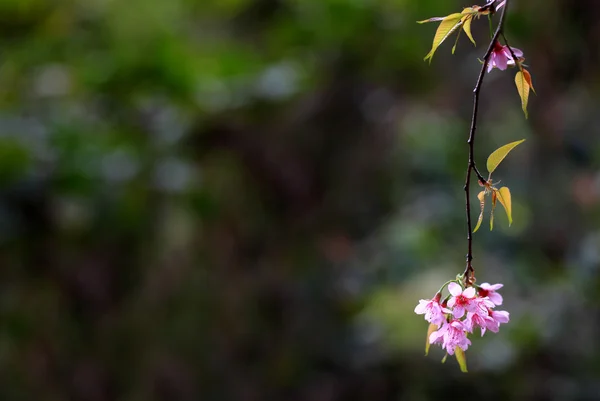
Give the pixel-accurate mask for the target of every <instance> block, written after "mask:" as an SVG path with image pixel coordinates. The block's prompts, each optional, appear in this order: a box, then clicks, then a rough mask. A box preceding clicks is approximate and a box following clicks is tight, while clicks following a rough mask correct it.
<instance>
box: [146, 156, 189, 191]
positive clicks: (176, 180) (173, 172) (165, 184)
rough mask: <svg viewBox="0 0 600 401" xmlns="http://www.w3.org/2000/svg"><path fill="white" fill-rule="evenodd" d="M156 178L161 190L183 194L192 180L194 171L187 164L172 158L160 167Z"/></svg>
mask: <svg viewBox="0 0 600 401" xmlns="http://www.w3.org/2000/svg"><path fill="white" fill-rule="evenodd" d="M154 178H155V184H156V186H157V187H158V188H159V189H161V190H163V191H167V192H182V191H184V190H185V189H186V188H187V186H188V185H189V183H190V181H191V179H192V171H191V168H190V166H189V165H188V164H187V163H184V162H183V161H181V160H178V159H174V158H171V159H167V160H164V161H162V162H161V163H160V164H159V165H158V167H157V169H156V172H155V176H154Z"/></svg>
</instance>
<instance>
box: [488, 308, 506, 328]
mask: <svg viewBox="0 0 600 401" xmlns="http://www.w3.org/2000/svg"><path fill="white" fill-rule="evenodd" d="M490 317H491V320H487V321H486V322H487V324H486V328H487V329H489V330H490V331H492V332H494V333H497V332H498V330H500V324H501V323H508V321H509V320H510V319H509V313H508V312H506V311H503V310H500V311H493V310H490Z"/></svg>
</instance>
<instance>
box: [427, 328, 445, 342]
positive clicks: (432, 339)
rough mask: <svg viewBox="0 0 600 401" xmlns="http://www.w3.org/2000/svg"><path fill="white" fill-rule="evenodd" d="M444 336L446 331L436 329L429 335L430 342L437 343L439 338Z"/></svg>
mask: <svg viewBox="0 0 600 401" xmlns="http://www.w3.org/2000/svg"><path fill="white" fill-rule="evenodd" d="M443 336H444V333H443V332H442V329H440V330H438V331H434V332H433V333H431V334H430V335H429V344H433V343H435V342H436V341H437V340H439V339H440V338H441V337H443Z"/></svg>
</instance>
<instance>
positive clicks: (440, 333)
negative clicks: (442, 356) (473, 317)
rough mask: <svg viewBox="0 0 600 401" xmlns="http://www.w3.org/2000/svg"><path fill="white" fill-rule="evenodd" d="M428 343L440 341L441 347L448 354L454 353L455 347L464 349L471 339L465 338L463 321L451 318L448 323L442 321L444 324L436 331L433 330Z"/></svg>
mask: <svg viewBox="0 0 600 401" xmlns="http://www.w3.org/2000/svg"><path fill="white" fill-rule="evenodd" d="M429 343H430V344H435V343H441V344H442V348H443V349H445V350H446V352H447V353H448V354H450V355H454V350H455V349H456V347H459V348H461V349H462V350H463V351H466V350H467V348H469V345H471V341H470V340H469V339H468V338H467V331H466V330H465V326H464V324H463V322H461V321H459V320H453V321H451V322H450V323H447V322H446V323H444V325H443V326H442V327H441V328H440V329H439V330H437V331H434V332H433V333H431V335H430V336H429Z"/></svg>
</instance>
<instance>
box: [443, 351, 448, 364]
mask: <svg viewBox="0 0 600 401" xmlns="http://www.w3.org/2000/svg"><path fill="white" fill-rule="evenodd" d="M446 359H448V353H446V355H444V357H443V358H442V363H446Z"/></svg>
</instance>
